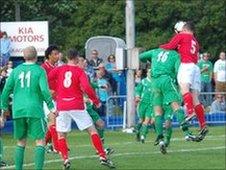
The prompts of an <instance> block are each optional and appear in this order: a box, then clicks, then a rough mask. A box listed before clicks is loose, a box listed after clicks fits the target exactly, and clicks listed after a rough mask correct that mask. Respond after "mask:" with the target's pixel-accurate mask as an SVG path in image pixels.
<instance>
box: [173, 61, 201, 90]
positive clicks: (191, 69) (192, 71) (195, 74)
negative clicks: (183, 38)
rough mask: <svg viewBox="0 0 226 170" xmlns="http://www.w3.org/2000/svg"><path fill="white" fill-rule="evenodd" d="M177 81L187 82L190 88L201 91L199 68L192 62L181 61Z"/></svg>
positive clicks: (180, 82)
mask: <svg viewBox="0 0 226 170" xmlns="http://www.w3.org/2000/svg"><path fill="white" fill-rule="evenodd" d="M177 81H178V83H179V85H180V84H184V83H188V84H190V88H191V89H192V90H196V91H198V92H200V91H201V73H200V69H199V67H198V66H197V65H195V64H194V63H181V65H180V67H179V70H178V74H177Z"/></svg>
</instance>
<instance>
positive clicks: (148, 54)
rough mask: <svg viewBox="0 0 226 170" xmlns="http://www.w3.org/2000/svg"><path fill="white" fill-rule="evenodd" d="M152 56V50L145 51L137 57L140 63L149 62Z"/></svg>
mask: <svg viewBox="0 0 226 170" xmlns="http://www.w3.org/2000/svg"><path fill="white" fill-rule="evenodd" d="M152 56H153V50H149V51H145V52H143V53H141V54H140V55H139V59H140V61H142V62H147V61H151V58H152Z"/></svg>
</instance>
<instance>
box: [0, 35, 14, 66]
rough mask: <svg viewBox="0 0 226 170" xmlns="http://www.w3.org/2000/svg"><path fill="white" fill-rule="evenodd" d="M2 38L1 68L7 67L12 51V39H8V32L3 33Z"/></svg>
mask: <svg viewBox="0 0 226 170" xmlns="http://www.w3.org/2000/svg"><path fill="white" fill-rule="evenodd" d="M2 35H3V36H2V38H1V56H0V57H1V63H0V66H5V65H6V64H7V63H8V61H9V57H10V50H11V42H10V39H9V38H8V35H7V33H6V32H3V34H2Z"/></svg>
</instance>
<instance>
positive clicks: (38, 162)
mask: <svg viewBox="0 0 226 170" xmlns="http://www.w3.org/2000/svg"><path fill="white" fill-rule="evenodd" d="M44 160H45V147H44V146H36V147H35V169H36V170H40V169H42V168H43V165H44Z"/></svg>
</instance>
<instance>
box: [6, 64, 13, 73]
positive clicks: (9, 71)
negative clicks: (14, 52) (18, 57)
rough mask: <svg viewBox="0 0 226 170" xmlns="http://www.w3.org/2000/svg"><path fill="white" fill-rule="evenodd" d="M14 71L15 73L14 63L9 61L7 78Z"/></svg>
mask: <svg viewBox="0 0 226 170" xmlns="http://www.w3.org/2000/svg"><path fill="white" fill-rule="evenodd" d="M12 71H13V62H12V61H8V63H7V77H9V76H10V74H11V72H12Z"/></svg>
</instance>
